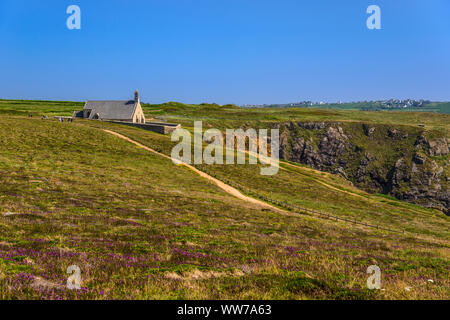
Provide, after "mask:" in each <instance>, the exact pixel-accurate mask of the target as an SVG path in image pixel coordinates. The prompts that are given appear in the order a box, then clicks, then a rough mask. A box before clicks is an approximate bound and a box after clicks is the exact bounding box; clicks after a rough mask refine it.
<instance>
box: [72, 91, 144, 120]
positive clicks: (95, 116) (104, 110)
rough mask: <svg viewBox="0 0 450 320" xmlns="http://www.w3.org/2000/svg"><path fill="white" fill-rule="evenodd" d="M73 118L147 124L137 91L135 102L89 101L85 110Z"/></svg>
mask: <svg viewBox="0 0 450 320" xmlns="http://www.w3.org/2000/svg"><path fill="white" fill-rule="evenodd" d="M73 117H76V118H84V119H89V120H110V121H124V122H131V123H142V124H144V123H145V116H144V112H143V111H142V107H141V103H140V102H139V91H137V90H136V91H135V93H134V100H125V101H122V100H100V101H98V100H97V101H89V100H87V101H86V104H85V105H84V109H83V110H82V111H75V112H74V114H73Z"/></svg>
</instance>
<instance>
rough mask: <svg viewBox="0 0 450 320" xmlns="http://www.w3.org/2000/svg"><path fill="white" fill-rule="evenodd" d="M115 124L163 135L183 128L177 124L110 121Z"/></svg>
mask: <svg viewBox="0 0 450 320" xmlns="http://www.w3.org/2000/svg"><path fill="white" fill-rule="evenodd" d="M109 122H113V123H119V124H124V125H127V126H130V127H136V128H141V129H144V130H149V131H153V132H157V133H161V134H169V133H172V132H173V131H175V130H176V129H178V128H181V125H180V124H175V123H163V122H147V123H133V122H124V121H109Z"/></svg>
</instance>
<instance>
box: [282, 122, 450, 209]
mask: <svg viewBox="0 0 450 320" xmlns="http://www.w3.org/2000/svg"><path fill="white" fill-rule="evenodd" d="M276 127H277V128H279V129H280V158H282V159H286V160H290V161H293V162H299V163H304V164H307V165H309V166H311V167H313V168H315V169H318V170H322V171H328V172H332V173H337V174H340V175H342V176H344V177H345V178H346V179H348V180H350V181H351V182H352V183H354V184H355V185H356V186H358V187H360V188H361V189H364V190H366V191H369V192H378V193H385V194H389V195H392V196H394V197H396V198H398V199H401V200H405V201H409V202H413V203H417V204H420V205H422V206H426V207H431V208H436V209H439V210H441V211H443V212H444V213H446V214H447V215H449V214H450V211H449V208H450V194H449V190H448V183H449V180H450V179H449V176H448V172H449V161H448V159H447V158H448V155H449V153H450V152H449V143H450V139H448V138H446V137H442V136H440V137H437V138H432V139H431V138H427V137H426V136H425V134H424V132H423V130H421V129H419V128H413V127H406V126H405V127H403V126H402V127H398V128H397V127H393V126H387V125H372V124H371V125H367V124H361V123H329V122H301V123H293V122H289V123H284V124H277V125H276Z"/></svg>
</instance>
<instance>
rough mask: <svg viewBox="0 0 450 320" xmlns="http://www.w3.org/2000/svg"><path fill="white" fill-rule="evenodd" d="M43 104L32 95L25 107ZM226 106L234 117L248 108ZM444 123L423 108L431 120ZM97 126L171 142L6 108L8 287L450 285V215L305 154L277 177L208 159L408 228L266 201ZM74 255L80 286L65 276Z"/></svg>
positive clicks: (257, 289)
mask: <svg viewBox="0 0 450 320" xmlns="http://www.w3.org/2000/svg"><path fill="white" fill-rule="evenodd" d="M61 107H62V108H67V109H65V110H61V111H60V112H66V110H67V112H69V111H68V109H69V107H68V106H65V105H64V104H63V105H62V106H61ZM158 107H159V108H161V110H164V108H165V106H158ZM8 108H11V106H9V107H8ZM8 108H7V109H4V110H10V109H8ZM33 108H34V109H33ZM40 108H44V107H43V106H42V104H40V103H38V104H36V105H35V104H34V102H31V103H28V104H27V106H25V107H23V106H22V107H21V110H30V109H33V110H35V111H36V114H39V113H40V112H43V111H42V110H43V109H40ZM55 108H56V106H55ZM149 108H150V109H153V110H154V114H158V112H157V111H156V108H157V106H151V107H149ZM186 108H188V109H191V107H190V106H188V107H186ZM197 108H199V109H202V108H210V109H213V108H216V109H218V110H217V114H215V116H216V117H218V115H219V114H222V111H223V110H222V109H221V108H220V109H219V108H218V107H215V106H198V107H197ZM50 109H52V108H50ZM50 109H48V110H50ZM150 109H147V111H149V110H150ZM46 110H47V109H46ZM226 110H227V111H226V112H225V114H227V115H224V117H226V118H231V120H227V121H231V122H233V121H237V120H238V119H239V118H243V120H245V119H246V117H248V119H249V120H250V119H252V117H253V115H251V114H245V113H243V114H242V115H239V113H240V109H236V108H234V107H232V106H230V107H227V108H226ZM183 112H187V111H179V110H178V109H176V108H175V109H174V110H173V111H171V113H172V115H171V117H173V118H177V119H186V121H191V120H192V119H193V118H195V117H196V116H197V115H196V114H195V112H196V111H193V110H190V111H189V112H190V114H187V115H186V114H185V113H183ZM211 112H213V111H211ZM258 112H259V111H258ZM289 112H290V111H285V113H282V114H281V115H280V114H278V115H277V114H269V115H267V116H266V115H264V114H263V113H261V114H260V115H261V117H262V118H264V121H265V120H266V119H267V118H265V117H268V118H271V117H272V116H273V117H286V116H287V114H289ZM317 112H319V111H317ZM5 113H9V111H8V112H5ZM168 113H169V112H168ZM199 113H201V114H202V117H206V114H205V110H204V109H203V110H201V111H199ZM160 114H161V115H163V114H166V113H165V112H164V111H160ZM169 114H170V113H169ZM210 115H212V113H210ZM198 116H200V114H198ZM303 116H305V117H311V118H312V117H314V116H313V114H311V113H310V114H309V115H308V114H307V113H305V114H301V117H303ZM316 116H319V117H320V115H319V114H316ZM362 116H364V115H362ZM296 117H299V115H296ZM323 117H325V115H323ZM336 117H343V115H342V114H337V115H336ZM379 120H380V121H381V119H379ZM216 121H217V123H218V122H220V120H217V119H215V120H214V121H212V122H214V123H216ZM253 121H254V120H253ZM438 122H439V121H438V120H436V119H435V118H433V116H430V117H429V122H428V123H429V125H430V126H431V125H434V126H435V127H436V128H439V127H440V125H439V123H438ZM222 124H223V123H222ZM226 124H227V123H226ZM103 128H108V129H112V130H115V131H117V132H120V133H122V134H124V135H126V136H128V137H130V138H133V139H135V140H137V141H139V142H141V143H142V144H144V145H148V146H149V147H152V148H154V149H157V150H158V151H161V152H163V153H166V154H169V153H170V150H171V146H172V145H173V143H172V142H170V137H168V136H162V135H158V134H155V133H151V132H148V131H143V130H140V129H136V128H130V127H124V126H120V125H113V124H107V123H102V122H94V121H90V122H89V121H77V122H74V123H59V122H56V121H52V120H49V121H45V120H40V119H36V118H32V119H30V118H26V117H17V116H12V115H5V114H3V115H0V142H1V144H2V146H3V149H2V152H1V153H0V179H1V184H0V188H1V198H0V213H3V215H1V214H0V298H2V299H16V298H48V299H54V298H63V299H64V298H77V299H86V298H95V299H129V298H137V299H161V298H187V299H205V298H210V299H211V298H212V299H214V298H224V299H265V298H273V299H322V298H327V299H360V298H366V299H370V298H378V299H385V298H386V299H392V298H396V299H397V298H398V299H411V298H427V299H448V297H449V291H448V288H449V285H450V283H449V279H448V269H449V256H448V253H449V250H448V249H449V242H448V240H449V239H448V222H449V220H448V219H449V218H448V217H446V216H443V215H441V214H438V213H437V212H435V211H432V210H428V209H423V208H421V207H417V206H415V205H411V204H407V203H405V202H401V201H397V200H394V199H390V198H386V197H383V196H377V195H368V194H366V193H364V192H362V191H361V190H358V189H356V188H354V187H352V186H351V185H349V184H348V183H347V182H346V181H345V180H343V179H341V178H339V177H337V176H334V175H330V174H326V173H321V172H317V171H313V170H310V169H308V168H305V167H302V166H295V167H289V166H287V165H283V168H285V170H281V171H280V173H279V175H277V176H273V177H263V176H260V175H259V174H258V173H257V171H256V170H257V167H255V166H211V167H208V168H203V169H204V170H207V171H208V172H210V173H211V174H214V175H215V176H217V177H218V178H219V179H223V180H226V181H229V183H233V184H235V186H236V187H240V188H241V190H242V191H243V192H247V193H250V194H252V195H254V196H257V195H255V194H256V193H257V194H260V195H262V196H264V197H270V198H274V199H279V200H282V201H283V202H286V203H292V204H298V205H301V206H304V207H309V208H316V209H320V210H324V211H327V212H331V213H333V214H335V215H339V216H342V217H351V218H355V219H358V220H359V221H367V222H374V223H377V224H380V225H386V226H389V227H391V228H394V229H397V230H405V231H406V232H405V233H404V234H403V233H393V232H386V231H381V230H377V229H374V228H369V227H365V226H361V225H355V224H352V223H347V222H336V221H332V220H328V219H319V218H316V217H313V216H308V215H296V216H289V215H282V214H280V213H279V212H273V211H270V210H269V211H268V210H267V209H264V210H262V209H261V208H259V207H257V206H255V205H252V204H249V203H247V202H244V201H241V200H238V199H236V198H234V197H232V196H230V195H228V194H226V193H224V192H223V191H222V190H221V189H219V188H218V187H217V186H216V185H214V184H212V183H210V182H208V181H207V180H205V179H203V178H201V177H199V176H198V175H196V174H195V173H194V172H192V171H190V170H188V169H186V168H185V167H182V166H175V165H174V164H173V163H172V162H171V161H170V160H168V159H165V158H162V157H159V156H157V155H154V154H152V153H149V152H147V151H145V150H143V149H140V148H137V147H136V146H134V145H133V144H130V143H129V142H126V141H124V140H121V139H120V138H117V137H115V136H112V135H110V134H108V133H106V132H104V131H103V130H102V129H103ZM200 168H201V167H200ZM7 212H9V213H13V214H8V215H4V213H7ZM73 264H76V265H78V266H80V268H81V276H82V279H83V285H82V286H83V288H82V289H81V290H75V291H71V290H68V289H66V288H65V287H64V286H63V285H64V284H65V282H66V279H67V276H68V275H67V274H66V269H67V267H68V266H70V265H73ZM372 264H377V265H378V266H380V268H381V271H382V287H383V288H384V290H383V291H380V290H377V291H370V290H367V289H365V286H366V280H367V276H368V275H367V274H366V269H367V267H368V266H369V265H372ZM428 279H432V280H433V281H434V282H429V281H427V280H428ZM405 287H410V288H411V289H410V291H406V290H405Z"/></svg>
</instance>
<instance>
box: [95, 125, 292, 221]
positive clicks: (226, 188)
mask: <svg viewBox="0 0 450 320" xmlns="http://www.w3.org/2000/svg"><path fill="white" fill-rule="evenodd" d="M103 131H105V132H107V133H110V134H112V135H115V136H116V137H119V138H121V139H124V140H126V141H128V142H131V143H133V144H135V145H136V146H138V147H140V148H143V149H145V150H147V151H150V152H153V153H155V154H157V155H159V156H161V157H164V158H166V159H169V160H170V161H172V158H171V157H169V156H167V155H165V154H163V153H160V152H158V151H156V150H154V149H152V148H149V147H147V146H145V145H143V144H141V143H139V142H137V141H135V140H133V139H130V138H128V137H126V136H124V135H122V134H120V133H117V132H115V131H111V130H107V129H103ZM179 164H180V165H184V166H185V167H187V168H189V169H191V170H192V171H194V172H195V173H197V174H198V175H199V176H201V177H202V178H205V179H207V180H209V181H211V182H214V183H215V184H216V185H217V186H218V187H219V188H221V189H222V190H224V191H225V192H226V193H228V194H230V195H232V196H234V197H236V198H238V199H241V200H244V201H247V202H250V203H252V204H256V205H258V206H259V207H262V208H266V209H270V210H273V211H276V212H279V213H282V214H285V215H290V216H298V215H299V214H298V213H294V212H288V211H285V210H282V209H280V208H277V207H275V206H272V205H270V204H268V203H265V202H263V201H260V200H257V199H254V198H251V197H248V196H246V195H243V194H242V193H241V192H240V191H239V190H237V189H236V188H233V187H232V186H230V185H228V184H226V183H223V182H222V181H220V180H218V179H216V178H214V177H212V176H210V175H209V174H206V173H204V172H203V171H200V170H198V169H197V168H195V167H194V166H192V165H190V164H187V163H184V162H181V161H180V162H179Z"/></svg>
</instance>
